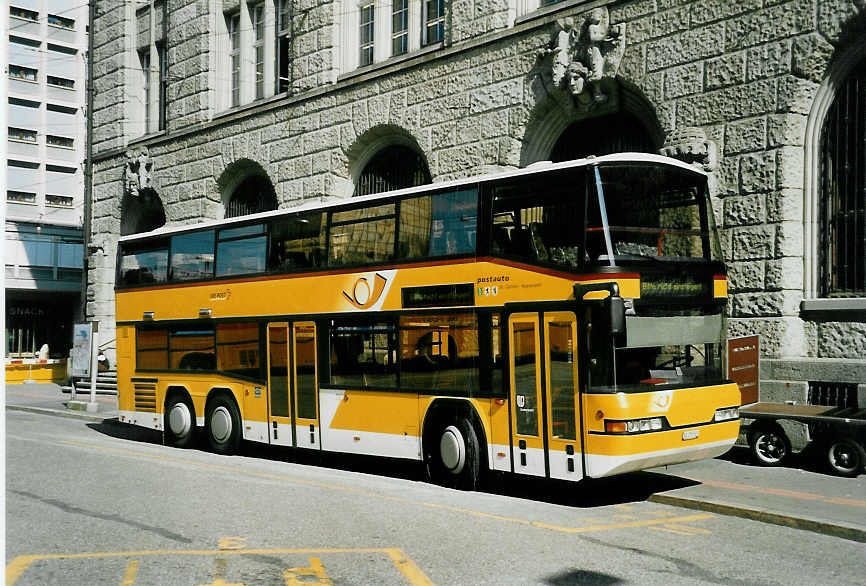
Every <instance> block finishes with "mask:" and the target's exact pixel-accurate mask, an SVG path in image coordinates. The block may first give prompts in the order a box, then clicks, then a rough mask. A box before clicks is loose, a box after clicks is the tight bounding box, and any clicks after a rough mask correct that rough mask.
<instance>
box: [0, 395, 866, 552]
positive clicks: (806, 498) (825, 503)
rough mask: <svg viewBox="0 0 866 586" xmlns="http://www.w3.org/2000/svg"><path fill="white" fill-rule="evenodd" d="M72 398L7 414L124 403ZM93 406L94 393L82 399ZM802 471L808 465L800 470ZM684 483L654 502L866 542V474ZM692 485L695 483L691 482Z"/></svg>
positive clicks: (727, 473) (695, 466) (30, 401)
mask: <svg viewBox="0 0 866 586" xmlns="http://www.w3.org/2000/svg"><path fill="white" fill-rule="evenodd" d="M69 400H70V395H68V394H64V393H62V392H61V391H60V387H59V386H58V385H54V384H35V385H24V384H19V385H7V386H6V409H8V410H17V411H29V412H34V413H42V414H46V415H55V416H65V417H75V418H79V419H83V420H87V421H102V420H105V419H112V418H116V417H117V415H118V411H117V397H113V396H105V395H97V396H96V401H97V403H98V404H99V411H98V412H97V413H87V412H85V411H73V410H70V409H67V407H66V403H68V402H69ZM78 400H81V401H84V402H87V401H89V400H90V394H89V393H83V394H79V396H78ZM798 466H801V467H798ZM651 472H652V473H655V474H664V475H667V476H672V477H678V478H680V479H682V480H683V481H685V482H683V483H682V484H689V486H685V487H683V488H676V489H673V490H666V491H663V492H655V493H653V494H652V495H650V497H649V499H648V500H650V501H652V502H656V503H661V504H668V505H673V506H678V507H686V508H691V509H698V510H702V511H708V512H712V513H716V514H720V515H731V516H736V517H743V518H747V519H753V520H756V521H761V522H764V523H773V524H777V525H784V526H788V527H795V528H798V529H804V530H807V531H813V532H816V533H823V534H826V535H833V536H836V537H841V538H844V539H851V540H854V541H860V542H864V543H866V473H864V474H861V475H860V476H858V477H857V478H840V477H837V476H831V475H829V474H827V473H825V472H824V471H823V470H822V469H821V468H820V467H817V466H815V465H813V464H811V463H810V462H809V461H807V460H806V459H805V458H798V457H794V458H793V459H792V461H791V463H790V464H788V466H786V467H780V468H763V467H760V466H756V465H753V464H752V463H751V461H750V460H749V457H748V452H747V450H746V449H745V448H741V447H735V448H734V449H733V450H731V451H730V452H728V454H726V455H725V456H722V457H721V458H716V459H714V460H705V461H702V462H692V463H689V464H679V465H676V466H668V467H665V468H656V469H654V470H652V471H651ZM692 483H693V484H692Z"/></svg>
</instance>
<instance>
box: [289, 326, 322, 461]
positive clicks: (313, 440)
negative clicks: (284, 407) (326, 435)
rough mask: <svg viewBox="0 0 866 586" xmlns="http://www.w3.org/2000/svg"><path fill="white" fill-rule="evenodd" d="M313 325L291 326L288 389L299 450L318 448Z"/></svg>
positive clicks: (316, 383)
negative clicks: (290, 370)
mask: <svg viewBox="0 0 866 586" xmlns="http://www.w3.org/2000/svg"><path fill="white" fill-rule="evenodd" d="M316 368H317V364H316V324H315V323H313V322H295V323H293V324H292V388H293V390H294V404H295V440H296V444H295V445H296V446H298V447H301V448H315V449H319V448H321V445H322V444H321V433H320V427H319V384H318V377H317V372H316Z"/></svg>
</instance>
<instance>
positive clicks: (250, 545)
mask: <svg viewBox="0 0 866 586" xmlns="http://www.w3.org/2000/svg"><path fill="white" fill-rule="evenodd" d="M6 450H7V451H6V563H7V569H6V580H7V584H16V585H24V584H88V585H89V584H122V585H127V586H128V585H132V584H191V585H211V584H213V585H223V586H225V585H229V584H298V583H320V584H330V583H333V584H407V583H408V584H428V583H431V582H432V583H437V584H598V585H607V584H627V583H634V584H660V583H663V584H665V585H672V584H702V583H706V584H712V583H716V584H750V585H751V584H785V585H791V584H810V585H812V584H826V583H834V584H864V583H866V577H864V576H866V556H864V555H863V544H862V543H857V542H854V541H848V540H844V539H839V538H835V537H829V536H824V535H817V534H814V533H808V532H804V531H800V530H797V529H790V528H786V527H780V526H777V525H769V524H764V523H759V522H755V521H749V520H745V519H738V518H734V517H725V516H719V515H714V514H711V513H705V512H701V511H693V510H688V509H683V508H677V507H671V506H666V505H662V504H657V503H652V502H647V501H645V500H644V499H645V497H646V495H648V494H650V493H651V492H653V491H655V490H660V489H663V488H666V487H675V486H677V485H678V484H682V483H685V482H688V481H687V480H685V479H681V478H678V477H677V476H676V475H674V474H659V473H641V474H636V475H631V476H628V477H622V478H619V479H616V480H612V481H608V482H601V483H596V484H593V485H590V486H588V487H585V488H583V489H581V490H575V489H574V488H572V487H561V486H557V485H550V484H542V485H537V484H532V483H520V482H512V483H509V486H508V487H507V488H506V489H502V488H497V489H495V490H494V491H492V492H491V491H488V492H472V493H464V492H459V491H453V490H448V489H443V488H440V487H438V486H433V485H430V484H427V483H425V482H423V481H422V480H421V478H420V475H419V470H418V469H417V467H414V466H403V465H398V464H395V463H392V462H375V463H371V462H370V461H369V460H366V459H365V460H357V459H345V458H341V459H338V460H336V461H329V462H328V464H329V465H328V466H322V465H318V464H317V463H316V462H311V461H307V460H306V459H302V460H299V459H298V458H297V456H295V455H293V454H292V453H291V452H285V451H278V450H274V449H270V448H262V449H259V448H256V449H255V450H251V451H247V453H246V454H245V455H244V456H236V457H225V456H218V455H214V454H210V453H207V452H204V451H201V450H179V449H173V448H168V447H164V446H162V445H161V444H160V443H159V435H158V434H153V433H150V432H146V431H140V430H136V429H134V428H130V427H127V426H123V425H121V424H118V423H86V422H83V421H80V420H74V419H63V418H56V417H48V416H44V415H37V414H31V413H23V412H15V411H9V412H7V413H6ZM371 466H372V467H371ZM359 469H363V470H373V471H375V472H376V473H375V474H371V473H363V472H359V471H358V470H359Z"/></svg>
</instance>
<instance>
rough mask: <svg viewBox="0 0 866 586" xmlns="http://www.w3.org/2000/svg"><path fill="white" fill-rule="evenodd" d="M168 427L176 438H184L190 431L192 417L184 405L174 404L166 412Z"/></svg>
mask: <svg viewBox="0 0 866 586" xmlns="http://www.w3.org/2000/svg"><path fill="white" fill-rule="evenodd" d="M168 427H169V429H171V433H173V434H174V435H176V436H177V437H184V436H185V435H186V434H188V433H189V430H190V429H192V415H191V414H190V412H189V407H188V406H187V404H186V403H175V404H174V405H172V406H171V409H170V410H169V412H168Z"/></svg>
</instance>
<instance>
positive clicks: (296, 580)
mask: <svg viewBox="0 0 866 586" xmlns="http://www.w3.org/2000/svg"><path fill="white" fill-rule="evenodd" d="M301 576H311V577H313V578H316V580H317V581H316V582H311V581H309V580H302V579H301ZM283 580H285V583H286V586H302V585H303V584H318V585H319V586H333V584H334V583H333V582H332V581H331V579H330V578H329V577H328V573H327V572H326V571H325V566H323V565H322V560H320V559H319V558H310V567H309V568H289V569H288V570H286V571H285V572H283Z"/></svg>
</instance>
